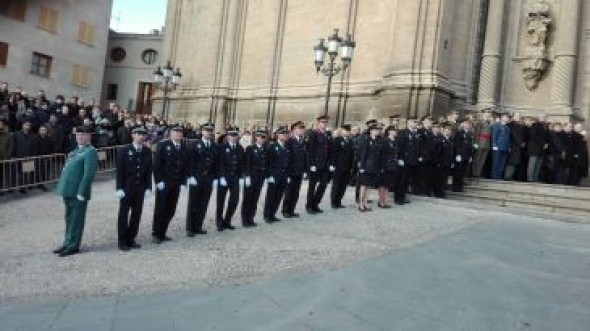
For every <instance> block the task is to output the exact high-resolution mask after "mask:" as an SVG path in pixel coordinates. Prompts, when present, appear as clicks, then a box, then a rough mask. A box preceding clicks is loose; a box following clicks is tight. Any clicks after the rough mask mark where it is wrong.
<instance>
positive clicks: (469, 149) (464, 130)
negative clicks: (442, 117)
mask: <svg viewBox="0 0 590 331" xmlns="http://www.w3.org/2000/svg"><path fill="white" fill-rule="evenodd" d="M469 130H470V126H469V122H468V121H467V120H466V119H463V120H462V121H461V124H460V126H459V129H458V130H457V132H455V134H454V136H453V149H454V153H453V154H454V155H455V162H454V165H453V192H463V185H464V179H465V173H466V171H467V167H468V166H469V163H471V158H472V155H473V140H472V139H473V138H472V135H471V134H469Z"/></svg>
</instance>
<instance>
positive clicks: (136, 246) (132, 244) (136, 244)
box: [128, 241, 141, 249]
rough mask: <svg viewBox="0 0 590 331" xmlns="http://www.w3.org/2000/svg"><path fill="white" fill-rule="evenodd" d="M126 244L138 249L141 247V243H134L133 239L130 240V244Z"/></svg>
mask: <svg viewBox="0 0 590 331" xmlns="http://www.w3.org/2000/svg"><path fill="white" fill-rule="evenodd" d="M128 246H129V248H132V249H139V248H141V245H140V244H138V243H136V242H135V241H134V242H132V243H131V244H129V245H128Z"/></svg>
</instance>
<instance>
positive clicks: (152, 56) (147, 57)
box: [141, 48, 158, 65]
mask: <svg viewBox="0 0 590 331" xmlns="http://www.w3.org/2000/svg"><path fill="white" fill-rule="evenodd" d="M141 60H142V61H143V63H145V64H148V65H152V64H154V63H156V61H157V60H158V52H157V51H156V50H155V49H151V48H150V49H146V50H145V51H143V53H141Z"/></svg>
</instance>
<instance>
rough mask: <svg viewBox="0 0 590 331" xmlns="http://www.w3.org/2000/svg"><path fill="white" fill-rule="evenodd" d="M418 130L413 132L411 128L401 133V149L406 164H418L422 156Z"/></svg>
mask: <svg viewBox="0 0 590 331" xmlns="http://www.w3.org/2000/svg"><path fill="white" fill-rule="evenodd" d="M418 139H419V135H418V131H416V132H412V130H410V129H405V130H403V131H401V132H400V133H399V140H400V146H401V147H400V149H401V151H402V155H403V158H404V161H405V163H406V166H416V165H418V158H419V157H420V149H419V148H420V142H419V140H418Z"/></svg>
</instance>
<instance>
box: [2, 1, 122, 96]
mask: <svg viewBox="0 0 590 331" xmlns="http://www.w3.org/2000/svg"><path fill="white" fill-rule="evenodd" d="M111 8H112V0H104V1H95V0H79V1H41V0H2V1H0V80H1V81H6V82H8V83H9V88H10V89H14V88H16V87H17V86H20V87H22V89H23V91H25V92H27V93H28V94H29V95H35V94H36V93H37V91H38V90H45V92H46V94H47V95H48V96H49V97H53V96H55V95H56V94H64V95H65V96H66V97H69V96H78V97H80V98H82V99H83V100H85V101H87V102H88V101H91V100H92V99H94V100H96V101H98V100H100V94H101V90H102V78H103V72H104V64H105V62H104V57H105V52H106V48H107V41H108V32H109V23H110V17H111Z"/></svg>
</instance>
